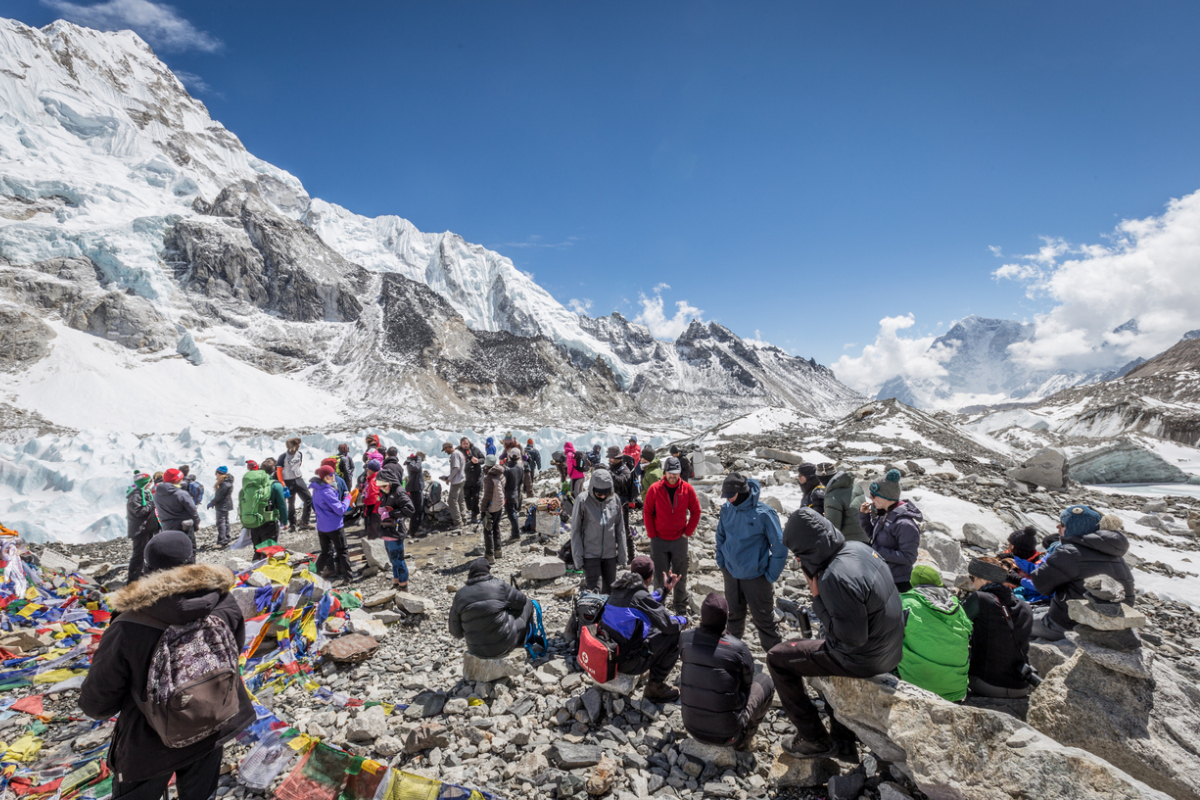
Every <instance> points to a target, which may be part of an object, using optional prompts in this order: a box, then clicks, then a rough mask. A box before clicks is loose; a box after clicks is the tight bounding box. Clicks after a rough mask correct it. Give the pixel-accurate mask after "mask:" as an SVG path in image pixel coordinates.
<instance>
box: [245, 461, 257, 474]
mask: <svg viewBox="0 0 1200 800" xmlns="http://www.w3.org/2000/svg"><path fill="white" fill-rule="evenodd" d="M246 469H248V470H250V471H251V472H254V471H255V470H256V469H258V462H257V461H247V462H246Z"/></svg>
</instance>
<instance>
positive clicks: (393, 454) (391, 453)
mask: <svg viewBox="0 0 1200 800" xmlns="http://www.w3.org/2000/svg"><path fill="white" fill-rule="evenodd" d="M387 454H388V458H399V457H400V450H399V449H398V448H395V447H389V448H388V449H387Z"/></svg>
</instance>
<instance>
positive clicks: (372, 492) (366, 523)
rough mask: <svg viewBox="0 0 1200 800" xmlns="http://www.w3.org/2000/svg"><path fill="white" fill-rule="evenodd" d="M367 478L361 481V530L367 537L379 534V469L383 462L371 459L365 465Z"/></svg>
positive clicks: (371, 537) (381, 467) (370, 537)
mask: <svg viewBox="0 0 1200 800" xmlns="http://www.w3.org/2000/svg"><path fill="white" fill-rule="evenodd" d="M365 469H366V474H367V478H366V481H365V482H364V483H363V491H362V499H363V532H364V533H365V534H366V535H367V538H368V539H374V538H375V537H377V536H378V535H379V523H380V519H379V470H381V469H383V464H382V463H381V462H379V461H376V460H375V459H371V460H370V461H368V462H367V463H366V466H365Z"/></svg>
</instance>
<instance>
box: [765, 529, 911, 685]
mask: <svg viewBox="0 0 1200 800" xmlns="http://www.w3.org/2000/svg"><path fill="white" fill-rule="evenodd" d="M796 513H797V514H799V515H800V517H799V519H798V521H797V524H796V525H789V526H788V532H787V534H786V536H787V538H786V539H785V541H786V543H787V546H788V549H789V550H791V551H792V553H794V554H795V555H796V557H797V558H799V559H800V566H801V567H803V569H804V573H805V574H806V575H810V576H816V579H817V596H816V597H814V598H813V606H812V607H813V612H814V613H815V614H816V615H817V619H819V620H821V627H822V628H823V629H824V631H825V648H826V649H827V650H828V651H829V653H830V655H831V656H832V657H833V658H834V659H835V660H837V662H838V663H839V664H841V665H842V666H843V667H844V668H845V669H846V670H847V671H848V672H850V673H852V674H854V675H857V676H859V677H864V678H866V677H870V676H873V675H879V674H880V673H884V672H891V671H892V670H893V669H895V668H896V665H897V664H899V663H900V658H901V656H902V655H903V651H904V611H903V609H902V608H901V605H900V594H899V592H897V591H896V584H895V581H893V580H892V574H891V571H890V570H889V569H888V565H887V563H886V562H885V561H884V560H883V559H882V558H881V557H880V555H879V553H877V552H875V551H874V550H872V549H871V548H869V547H867V546H866V545H865V544H860V543H859V542H847V541H846V540H845V538H844V537H843V536H842V533H841V531H839V530H838V529H837V528H835V527H833V525H832V524H830V522H829V520H827V519H825V518H824V517H822V516H820V515H819V514H817V513H816V512H815V511H813V510H812V509H811V508H804V509H800V510H799V511H798V512H796ZM793 516H795V515H793Z"/></svg>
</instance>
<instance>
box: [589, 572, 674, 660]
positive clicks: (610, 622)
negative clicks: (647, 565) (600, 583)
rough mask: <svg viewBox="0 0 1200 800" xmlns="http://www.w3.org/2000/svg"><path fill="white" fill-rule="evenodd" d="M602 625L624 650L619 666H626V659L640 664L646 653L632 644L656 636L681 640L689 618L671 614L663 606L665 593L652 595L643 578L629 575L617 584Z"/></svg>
mask: <svg viewBox="0 0 1200 800" xmlns="http://www.w3.org/2000/svg"><path fill="white" fill-rule="evenodd" d="M600 624H601V625H602V626H603V627H604V628H605V629H606V630H607V631H608V633H609V634H610V635H612V636H613V638H614V639H615V640H616V641H617V643H618V644H619V645H620V646H621V650H622V652H621V655H620V656H618V662H620V663H624V662H625V661H626V658H629V659H631V660H635V661H636V660H637V659H638V656H639V655H640V654H641V652H642V650H641V648H640V646H639V647H634V648H631V647H630V645H631V644H635V643H640V642H642V641H643V640H645V639H648V638H650V636H651V635H653V634H654V633H655V632H658V633H660V634H666V635H668V636H678V635H679V630H680V628H681V627H682V626H683V625H685V624H687V618H686V617H677V616H672V615H671V614H668V613H667V610H666V609H665V608H664V607H663V604H662V593H661V592H658V591H656V592H654V593H653V594H651V593H650V592H648V591H647V590H646V584H645V581H643V580H642V577H641V576H640V575H638V574H637V573H634V572H626V573H624V574H622V575H621V576H620V577H618V578H617V579H616V580H615V581H613V585H612V593H611V594H609V596H608V602H607V603H606V604H605V605H604V613H603V614H602V615H601V617H600Z"/></svg>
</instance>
